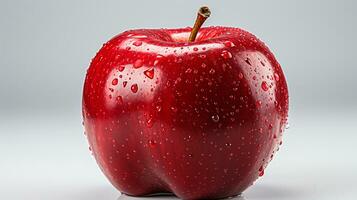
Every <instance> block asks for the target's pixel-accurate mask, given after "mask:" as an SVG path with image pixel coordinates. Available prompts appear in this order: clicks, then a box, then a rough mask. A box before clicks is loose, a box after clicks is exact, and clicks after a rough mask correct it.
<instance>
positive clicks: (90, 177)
mask: <svg viewBox="0 0 357 200" xmlns="http://www.w3.org/2000/svg"><path fill="white" fill-rule="evenodd" d="M204 4H207V5H209V6H210V7H211V10H212V12H213V14H212V17H211V18H210V19H209V20H208V21H207V24H206V26H208V25H222V26H235V27H241V28H244V29H246V30H248V31H250V32H252V33H254V34H256V35H257V36H258V37H259V38H261V39H262V40H263V41H265V42H266V44H267V45H268V46H269V47H270V49H271V50H272V51H273V52H274V53H275V55H276V57H277V59H278V60H279V62H280V64H281V65H282V67H283V70H284V72H285V75H286V78H287V81H288V85H289V92H290V118H289V123H290V129H288V130H287V132H286V135H285V136H284V144H283V146H282V148H281V151H280V152H279V153H278V154H277V156H276V158H275V159H274V160H273V162H272V163H271V164H270V165H269V167H268V169H267V170H266V175H265V176H264V177H263V178H262V179H260V180H258V181H257V182H256V184H255V185H254V186H253V187H251V188H250V189H248V190H247V191H246V192H245V193H244V197H239V198H236V199H246V200H258V199H355V197H356V195H357V191H356V188H357V183H356V179H357V160H356V155H355V154H356V152H357V145H356V144H355V143H356V140H357V136H356V135H357V126H356V122H357V95H356V91H357V83H356V73H357V66H356V63H357V62H356V49H355V47H356V46H357V39H356V35H357V22H356V20H357V14H356V7H357V3H356V1H353V0H344V1H343V0H341V1H338V0H335V1H328V0H300V1H287V0H272V1H263V0H261V1H258V0H251V1H248V0H245V1H240V0H239V1H238V0H230V1H229V0H220V1H218V0H216V1H203V0H200V1H188V0H186V1H183V0H181V1H179V0H177V1H168V0H166V1H165V0H160V1H135V0H131V1H119V0H113V1H92V0H86V1H84V0H83V1H70V0H65V1H54V0H38V1H25V0H23V1H18V0H14V1H10V0H7V1H4V0H1V1H0V199H26V200H32V199H70V200H72V199H84V200H92V199H93V200H94V199H101V200H116V199H118V200H125V199H136V198H132V197H126V196H124V195H122V196H120V194H119V193H118V192H117V191H116V190H115V189H114V188H113V187H112V186H111V185H110V184H109V183H108V182H107V180H106V178H105V177H104V176H103V175H102V174H101V172H100V171H99V168H98V167H97V166H96V163H95V161H94V159H93V158H92V157H91V156H90V153H89V151H88V145H87V142H86V140H85V137H84V135H83V128H82V125H81V95H82V85H83V80H84V76H85V72H86V69H87V67H88V64H89V61H90V59H91V58H92V57H93V56H94V55H95V53H96V52H97V50H98V49H99V48H100V47H101V45H102V43H104V42H106V41H107V40H108V39H110V38H111V37H113V36H114V35H116V34H118V33H120V32H122V31H124V30H127V29H135V28H161V27H167V28H170V27H186V26H191V25H192V23H193V20H194V18H195V12H196V10H197V9H198V7H199V6H200V5H204ZM119 196H120V197H119ZM151 199H156V198H151ZM161 199H162V198H161ZM164 199H173V198H172V197H166V198H164Z"/></svg>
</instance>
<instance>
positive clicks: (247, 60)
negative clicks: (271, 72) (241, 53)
mask: <svg viewBox="0 0 357 200" xmlns="http://www.w3.org/2000/svg"><path fill="white" fill-rule="evenodd" d="M245 62H246V63H247V64H248V65H250V66H252V63H251V62H250V59H249V58H246V59H245Z"/></svg>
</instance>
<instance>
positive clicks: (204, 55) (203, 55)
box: [199, 54, 207, 59]
mask: <svg viewBox="0 0 357 200" xmlns="http://www.w3.org/2000/svg"><path fill="white" fill-rule="evenodd" d="M199 57H200V58H202V59H205V58H206V57H207V56H206V54H201V55H199Z"/></svg>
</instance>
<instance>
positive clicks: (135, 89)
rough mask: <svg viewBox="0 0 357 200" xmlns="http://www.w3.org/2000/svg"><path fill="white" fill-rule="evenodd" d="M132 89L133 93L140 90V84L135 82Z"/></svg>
mask: <svg viewBox="0 0 357 200" xmlns="http://www.w3.org/2000/svg"><path fill="white" fill-rule="evenodd" d="M130 89H131V91H132V92H133V93H136V92H138V84H136V83H135V84H133V85H132V86H131V88H130Z"/></svg>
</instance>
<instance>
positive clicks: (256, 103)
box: [255, 100, 262, 108]
mask: <svg viewBox="0 0 357 200" xmlns="http://www.w3.org/2000/svg"><path fill="white" fill-rule="evenodd" d="M255 105H256V106H257V107H258V108H259V107H260V106H261V105H262V101H260V100H258V101H257V102H255Z"/></svg>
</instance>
